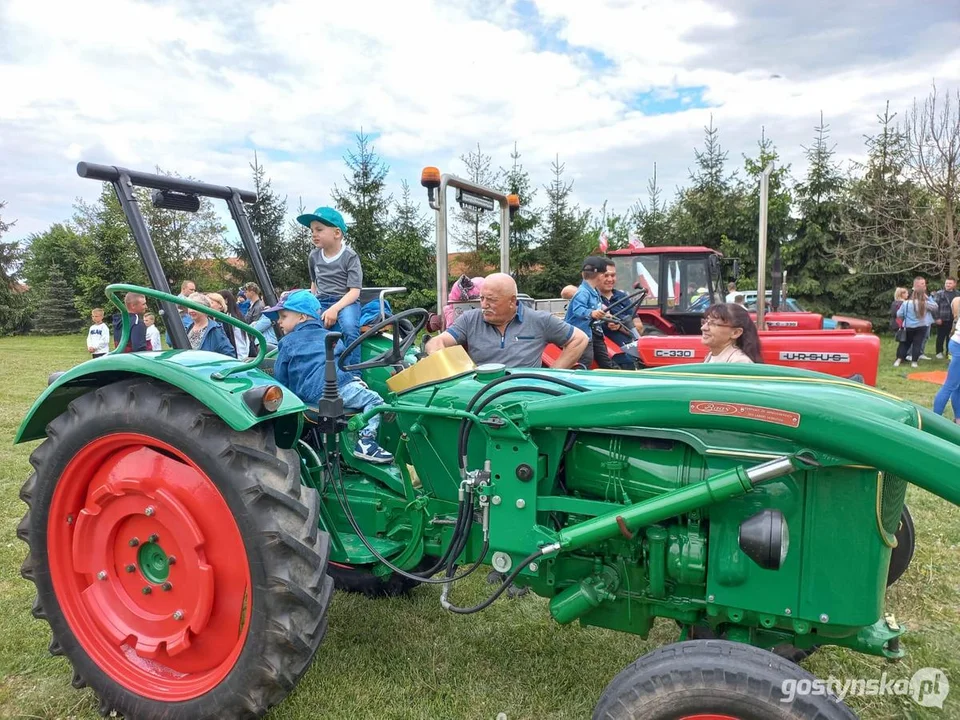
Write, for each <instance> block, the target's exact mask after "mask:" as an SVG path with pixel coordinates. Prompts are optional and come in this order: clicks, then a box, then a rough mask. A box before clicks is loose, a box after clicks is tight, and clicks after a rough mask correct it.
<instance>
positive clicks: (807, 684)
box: [593, 640, 856, 720]
mask: <svg viewBox="0 0 960 720" xmlns="http://www.w3.org/2000/svg"><path fill="white" fill-rule="evenodd" d="M814 682H816V678H814V677H813V675H811V674H810V673H808V672H807V671H806V670H804V669H802V668H801V667H800V666H799V665H796V664H794V663H791V662H788V661H786V660H783V659H782V658H779V657H777V656H776V655H774V654H773V653H771V652H769V651H767V650H762V649H760V648H757V647H753V646H752V645H745V644H743V643H735V642H729V641H727V640H688V641H686V642H680V643H674V644H673V645H666V646H664V647H661V648H658V649H657V650H654V651H653V652H651V653H648V654H646V655H644V656H643V657H641V658H640V659H639V660H637V661H636V662H634V663H633V664H632V665H630V666H629V667H627V668H626V669H625V670H623V671H622V672H621V673H620V674H619V675H617V676H616V677H615V678H614V679H613V680H612V681H610V684H609V685H607V687H606V689H605V690H604V691H603V695H602V696H601V697H600V702H599V703H597V706H596V708H595V709H594V711H593V720H856V715H854V714H853V712H852V711H851V710H850V708H848V707H847V706H846V705H845V704H844V703H842V702H841V701H840V700H838V699H837V698H836V697H834V696H832V695H827V694H819V695H818V694H814V693H813V692H811V691H810V689H811V688H812V683H814ZM804 688H806V694H801V689H804Z"/></svg>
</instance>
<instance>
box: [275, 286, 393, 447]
mask: <svg viewBox="0 0 960 720" xmlns="http://www.w3.org/2000/svg"><path fill="white" fill-rule="evenodd" d="M263 314H264V315H266V316H267V317H269V318H270V319H271V320H277V321H278V324H279V325H280V327H281V328H283V337H282V338H280V343H279V346H278V353H277V359H276V363H275V364H274V366H273V376H274V378H276V379H277V381H278V382H281V383H283V384H284V385H286V386H287V387H288V388H290V389H291V390H293V392H295V393H296V394H297V397H299V398H300V399H301V400H303V401H304V402H305V403H308V404H312V405H316V404H317V403H318V402H319V401H320V398H321V396H322V395H323V379H324V378H323V376H324V365H325V363H326V359H327V358H326V347H325V345H324V340H325V339H326V337H327V333H328V332H329V330H327V329H326V328H325V327H324V326H323V323H322V322H321V321H320V318H321V314H322V310H321V308H320V302H319V301H318V300H317V298H315V297H314V296H313V293H311V292H310V291H308V290H291V291H290V292H288V293H284V294H283V296H282V297H281V298H280V302H279V303H277V304H276V305H274V306H273V307H269V308H266V309H265V310H264V311H263ZM278 316H279V319H278ZM343 348H344V346H343V344H342V343H341V342H340V341H338V342H337V345H336V348H334V355H335V356H338V355H340V353H342V352H343ZM337 389H338V390H339V392H340V397H341V398H343V406H344V407H345V408H349V409H351V410H368V409H369V408H372V407H376V406H377V405H383V398H381V397H380V395H378V394H377V393H375V392H374V391H373V390H370V389H369V388H368V387H367V386H366V385H365V384H364V383H362V382H360V381H359V380H356V379H355V378H354V377H353V376H352V375H350V374H349V373H345V372H343V371H342V370H340V368H337ZM379 426H380V416H379V415H374V416H373V417H372V418H370V421H369V422H368V423H367V426H366V427H365V428H363V430H361V431H360V437H359V438H358V440H357V444H356V447H354V449H353V454H354V455H356V456H357V457H358V458H362V459H364V460H369V461H370V462H373V463H389V462H393V455H391V454H390V453H388V452H387V451H386V450H384V449H383V448H381V447H380V446H379V445H378V444H377V440H376V437H377V428H378V427H379Z"/></svg>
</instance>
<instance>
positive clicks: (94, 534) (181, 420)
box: [17, 378, 333, 720]
mask: <svg viewBox="0 0 960 720" xmlns="http://www.w3.org/2000/svg"><path fill="white" fill-rule="evenodd" d="M30 462H31V463H32V464H33V466H34V469H35V472H34V474H33V475H31V476H30V478H29V479H28V480H27V482H26V484H25V485H24V486H23V489H22V490H21V492H20V497H21V498H22V499H23V500H24V502H25V503H26V504H27V506H28V511H27V514H26V516H25V517H24V518H23V521H22V522H21V523H20V526H19V528H18V531H17V534H18V536H19V537H20V538H21V539H22V540H24V541H25V542H26V543H27V544H28V545H29V547H30V551H29V553H28V554H27V558H26V560H25V561H24V563H23V567H22V570H21V572H22V574H23V576H24V577H25V578H26V579H28V580H31V581H32V582H33V583H35V584H36V586H37V600H36V602H35V603H34V607H33V614H34V617H37V618H39V619H43V620H46V621H47V622H48V623H49V624H50V627H51V630H52V632H53V639H52V641H51V643H50V652H51V653H53V654H54V655H65V656H66V658H67V660H69V661H70V663H71V665H72V666H73V671H74V675H73V685H74V687H76V688H81V687H84V686H87V685H89V686H90V687H91V688H92V689H93V690H94V692H95V693H96V694H97V696H98V697H99V701H100V711H101V713H103V714H108V713H110V712H111V711H116V712H117V713H118V714H121V715H123V716H125V717H127V718H164V719H165V720H171V719H175V718H183V719H184V720H186V719H187V718H189V719H191V720H193V719H199V718H224V719H226V718H231V719H234V718H255V717H260V716H262V715H263V714H264V713H266V711H267V710H268V709H269V708H270V707H272V706H273V705H276V704H277V703H279V702H281V701H282V700H283V699H284V698H285V697H286V696H287V694H288V693H289V692H290V691H291V690H292V689H293V688H294V686H295V685H296V684H297V682H298V681H299V679H300V678H301V676H302V675H303V674H304V672H306V670H307V668H308V667H309V665H310V663H311V661H312V660H313V657H314V654H315V653H316V651H317V648H318V647H319V645H320V642H321V640H322V639H323V637H324V634H325V632H326V629H327V608H328V605H329V602H330V598H331V595H332V592H333V582H332V580H330V578H329V577H328V576H327V574H326V568H327V557H328V554H329V537H328V536H327V534H326V533H324V532H320V531H319V529H318V524H317V523H318V517H319V509H320V506H319V498H318V496H317V494H316V491H314V490H312V489H310V488H307V487H304V486H302V485H301V484H300V479H299V462H298V458H297V455H296V453H295V452H293V451H292V450H284V449H280V448H278V447H277V446H276V444H275V442H274V437H273V430H272V427H270V426H269V425H267V426H266V427H263V426H258V427H255V428H253V429H251V430H248V431H247V432H243V433H239V432H235V431H233V430H231V429H230V428H229V427H228V426H227V425H226V424H225V423H224V422H222V421H221V420H220V419H219V418H218V417H217V416H216V415H214V414H213V413H211V412H210V411H209V410H208V409H207V408H206V407H204V406H202V405H201V404H199V403H198V402H197V401H196V400H194V399H193V398H191V397H189V396H188V395H186V394H185V393H183V392H181V391H179V390H177V389H175V388H172V387H170V386H168V385H166V384H163V383H161V382H158V381H153V380H147V379H142V378H137V379H132V380H124V381H121V382H117V383H113V384H111V385H107V386H105V387H102V388H100V389H97V390H93V391H91V392H89V393H87V394H86V395H83V396H81V397H79V398H77V399H76V400H74V401H73V402H72V403H70V406H69V408H68V409H67V411H66V412H64V413H63V414H62V415H60V416H59V417H57V418H55V419H54V420H53V421H52V422H51V423H50V424H49V426H48V427H47V439H46V440H45V441H44V442H43V443H42V444H41V445H40V446H39V447H38V448H37V449H36V450H35V451H34V453H33V454H32V456H31V458H30Z"/></svg>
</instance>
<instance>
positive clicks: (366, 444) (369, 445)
mask: <svg viewBox="0 0 960 720" xmlns="http://www.w3.org/2000/svg"><path fill="white" fill-rule="evenodd" d="M353 454H354V455H355V456H356V457H358V458H360V459H361V460H366V461H368V462H372V463H377V464H378V465H382V464H386V463H391V462H393V455H391V454H390V453H388V452H387V451H386V450H384V449H383V448H382V447H380V446H379V445H377V441H376V440H374V439H373V436H372V435H361V436H360V439H359V440H357V445H356V447H354V448H353Z"/></svg>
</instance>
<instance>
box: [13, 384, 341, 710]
mask: <svg viewBox="0 0 960 720" xmlns="http://www.w3.org/2000/svg"><path fill="white" fill-rule="evenodd" d="M111 432H139V433H143V434H146V435H149V436H152V437H156V438H157V439H159V440H163V441H165V442H168V443H169V444H171V445H173V446H174V447H177V448H179V449H180V450H181V451H182V452H183V453H184V454H185V455H186V456H187V457H189V458H191V460H192V461H193V462H195V463H196V464H197V465H198V466H199V467H200V468H201V469H202V470H203V471H204V472H205V473H206V474H207V476H208V477H209V478H210V479H211V481H213V482H214V483H215V484H216V485H217V487H218V489H219V490H220V492H221V494H222V495H223V497H224V499H225V500H226V502H227V504H228V506H229V507H230V509H231V511H232V512H233V515H234V519H235V520H236V521H237V523H238V526H239V529H240V532H241V536H242V537H243V538H244V545H245V549H246V553H247V558H248V560H249V567H250V576H251V582H252V588H251V595H252V604H253V607H254V608H255V609H256V610H255V612H253V613H251V614H250V616H249V620H248V621H249V624H250V625H249V629H248V634H247V638H246V642H245V644H244V647H243V649H242V651H241V653H240V655H239V657H238V658H237V660H236V662H235V664H234V666H233V668H232V669H231V670H230V672H229V673H228V675H227V676H226V677H225V678H224V679H223V680H222V681H221V682H220V683H219V684H218V685H217V686H216V687H214V688H212V689H211V690H209V691H207V692H206V693H204V694H203V695H201V696H199V697H196V698H193V699H191V700H188V701H182V702H162V701H157V700H152V699H149V698H145V697H143V696H140V695H137V694H135V693H133V692H131V691H130V690H127V689H126V688H124V687H123V686H122V685H120V684H118V683H116V682H115V681H114V680H113V679H111V678H110V677H109V676H108V675H107V674H106V673H104V672H103V671H102V670H101V669H100V668H99V667H98V666H97V665H96V663H95V662H94V661H93V659H92V658H91V657H90V656H89V655H88V654H87V653H86V652H85V651H84V649H83V648H82V647H81V645H80V644H79V642H78V641H77V639H76V638H75V636H74V635H73V633H72V632H71V630H70V628H69V626H68V625H67V623H66V620H65V619H64V616H63V613H62V611H61V609H60V605H59V603H58V601H57V598H56V596H55V593H54V590H53V586H52V582H51V579H50V573H49V566H48V563H47V559H46V558H47V546H46V545H47V533H46V526H47V519H48V513H49V509H50V502H51V498H52V495H53V490H54V488H55V486H56V483H57V482H58V480H59V478H60V474H61V471H62V469H63V468H64V467H65V465H66V463H67V462H68V461H69V460H70V459H71V458H72V457H73V456H74V455H75V454H76V452H77V451H78V450H79V449H80V448H81V447H82V446H83V445H85V444H86V443H87V442H89V441H91V440H93V439H94V438H97V437H101V436H102V435H104V434H107V433H111ZM30 462H31V464H32V465H33V467H34V470H35V472H34V473H33V474H31V476H30V477H29V478H28V480H27V482H26V483H25V484H24V486H23V488H22V490H21V492H20V497H21V499H22V500H23V501H24V502H25V503H26V504H27V507H28V510H27V513H26V515H25V516H24V518H23V520H22V521H21V522H20V525H19V526H18V528H17V536H18V537H19V538H20V539H21V540H23V541H24V542H26V543H27V544H28V545H29V548H30V550H29V552H28V554H27V557H26V559H25V560H24V562H23V566H22V568H21V574H22V575H23V577H24V578H26V579H27V580H30V581H32V582H34V583H35V584H36V586H37V599H36V601H35V603H34V606H33V615H34V617H36V618H38V619H42V620H45V621H47V622H48V623H49V624H50V626H51V630H52V635H53V637H52V640H51V642H50V652H51V653H52V654H54V655H65V656H66V657H67V659H68V660H69V662H70V663H71V665H72V666H73V681H72V684H73V686H74V687H76V688H81V687H85V686H89V687H91V688H92V689H93V690H94V692H95V693H96V695H97V697H98V699H99V703H100V707H99V710H100V713H101V715H104V716H107V715H109V714H111V712H116V713H117V714H119V715H122V716H123V717H127V718H148V719H150V718H164V720H176V719H179V718H183V719H184V720H187V719H189V720H195V719H196V720H199V719H203V720H207V719H209V720H219V719H221V718H222V719H223V720H226V719H228V718H229V719H230V720H236V719H238V718H242V719H246V718H258V717H261V716H263V715H264V714H265V713H266V712H267V711H268V709H269V708H271V707H273V706H274V705H277V704H278V703H280V702H281V701H282V700H283V699H284V698H285V697H286V696H287V695H288V694H289V693H290V691H291V690H293V688H294V687H295V686H296V684H297V682H298V681H299V680H300V678H301V677H302V676H303V674H304V673H305V672H306V671H307V669H308V668H309V666H310V664H311V662H312V661H313V658H314V655H315V654H316V651H317V648H318V647H319V646H320V643H321V641H322V640H323V638H324V635H325V634H326V631H327V610H328V608H329V605H330V600H331V598H332V596H333V581H332V580H331V579H330V578H329V576H328V575H327V574H326V568H327V559H328V557H329V552H330V538H329V535H328V534H327V533H325V532H322V531H320V530H319V526H318V520H319V513H320V500H319V496H318V495H317V493H316V491H315V490H313V489H312V488H309V487H306V486H304V485H301V483H300V476H299V467H300V463H299V458H298V456H297V454H296V452H295V451H293V450H286V449H281V448H278V447H277V446H276V443H275V441H274V436H273V428H272V425H270V424H269V423H268V424H266V425H258V426H256V427H254V428H251V429H249V430H247V431H245V432H242V433H241V432H237V431H234V430H232V429H231V428H230V427H228V426H227V425H226V424H225V423H224V422H223V421H222V420H221V419H220V418H219V417H217V416H216V415H215V414H213V413H212V412H210V411H209V410H208V409H207V408H206V407H205V406H203V405H201V404H200V403H199V402H198V401H196V400H195V399H193V398H192V397H190V396H189V395H187V394H185V393H183V392H182V391H180V390H178V389H176V388H174V387H172V386H170V385H167V384H166V383H163V382H160V381H156V380H147V379H144V378H133V379H128V380H123V381H120V382H116V383H113V384H110V385H106V386H104V387H101V388H99V389H97V390H93V391H91V392H89V393H86V394H85V395H82V396H81V397H79V398H77V399H75V400H74V401H73V402H71V403H70V405H69V406H68V408H67V410H66V411H65V412H64V413H63V414H61V415H60V416H58V417H57V418H55V419H54V420H53V421H52V422H51V423H50V424H49V425H48V426H47V439H46V440H45V441H44V442H43V443H41V444H40V445H39V446H38V447H37V448H36V450H35V451H34V452H33V454H32V455H31V457H30Z"/></svg>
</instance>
